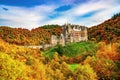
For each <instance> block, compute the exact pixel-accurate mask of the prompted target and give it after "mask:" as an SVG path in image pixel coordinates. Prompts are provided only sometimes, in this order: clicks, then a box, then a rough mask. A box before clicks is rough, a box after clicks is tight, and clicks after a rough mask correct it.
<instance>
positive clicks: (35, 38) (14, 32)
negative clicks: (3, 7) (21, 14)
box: [0, 25, 62, 45]
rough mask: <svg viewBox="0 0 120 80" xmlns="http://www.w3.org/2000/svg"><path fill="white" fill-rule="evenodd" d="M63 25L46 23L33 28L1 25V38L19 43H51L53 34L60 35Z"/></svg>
mask: <svg viewBox="0 0 120 80" xmlns="http://www.w3.org/2000/svg"><path fill="white" fill-rule="evenodd" d="M61 31H62V30H61V27H60V26H58V25H45V26H42V27H39V28H35V29H32V30H28V29H23V28H11V27H6V26H1V27H0V38H1V39H3V40H4V41H6V42H8V43H12V44H17V45H40V44H41V43H43V42H44V43H50V37H51V35H56V36H58V35H60V33H61Z"/></svg>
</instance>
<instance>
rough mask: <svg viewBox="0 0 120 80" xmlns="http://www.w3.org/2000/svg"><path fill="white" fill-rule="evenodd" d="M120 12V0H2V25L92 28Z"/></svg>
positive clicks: (0, 9)
mask: <svg viewBox="0 0 120 80" xmlns="http://www.w3.org/2000/svg"><path fill="white" fill-rule="evenodd" d="M118 12H120V0H0V26H10V27H14V28H18V27H21V28H27V29H32V28H36V27H40V26H42V25H47V24H58V25H63V24H66V23H71V24H78V25H82V26H87V27H91V26H94V25H98V24H100V23H102V22H104V21H105V20H107V19H110V18H111V17H112V16H113V15H114V14H116V13H118Z"/></svg>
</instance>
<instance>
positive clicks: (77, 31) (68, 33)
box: [51, 24, 88, 46]
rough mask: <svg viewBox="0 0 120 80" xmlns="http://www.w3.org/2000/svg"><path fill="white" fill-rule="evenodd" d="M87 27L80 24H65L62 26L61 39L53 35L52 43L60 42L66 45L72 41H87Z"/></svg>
mask: <svg viewBox="0 0 120 80" xmlns="http://www.w3.org/2000/svg"><path fill="white" fill-rule="evenodd" d="M87 40H88V35H87V28H86V27H84V26H80V25H71V24H65V25H63V27H62V34H61V35H60V37H59V39H57V38H56V37H55V36H54V38H53V35H52V37H51V44H52V45H57V44H58V43H59V44H61V45H63V46H64V45H65V44H67V43H71V42H80V41H87Z"/></svg>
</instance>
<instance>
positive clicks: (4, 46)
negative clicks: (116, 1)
mask: <svg viewBox="0 0 120 80" xmlns="http://www.w3.org/2000/svg"><path fill="white" fill-rule="evenodd" d="M87 31H88V41H87V42H84V41H83V42H77V43H69V44H66V45H65V46H62V45H59V44H58V45H56V46H54V47H48V48H46V49H37V48H36V49H34V48H30V47H28V46H31V45H33V46H34V45H41V44H42V43H45V44H50V37H51V35H56V36H57V37H59V36H60V33H61V32H62V28H61V26H59V25H44V26H41V27H38V28H35V29H32V30H28V29H24V28H11V27H8V26H0V80H120V13H118V14H115V15H114V16H113V17H112V18H111V19H109V20H106V21H105V22H103V23H101V24H99V25H96V26H92V27H90V28H87Z"/></svg>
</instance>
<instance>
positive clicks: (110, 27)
mask: <svg viewBox="0 0 120 80" xmlns="http://www.w3.org/2000/svg"><path fill="white" fill-rule="evenodd" d="M88 36H89V40H92V39H94V40H96V41H97V42H100V41H105V42H106V43H110V42H120V13H118V14H116V15H114V16H113V17H112V18H111V19H109V20H106V21H105V22H103V23H101V24H99V25H97V26H93V27H91V28H88Z"/></svg>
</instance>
